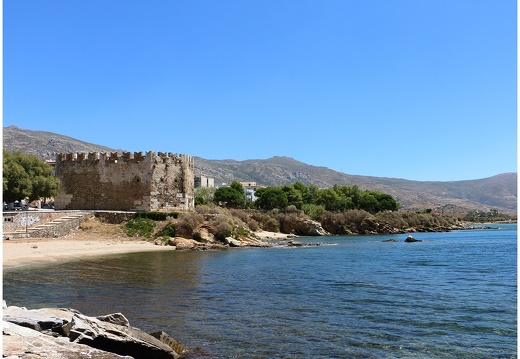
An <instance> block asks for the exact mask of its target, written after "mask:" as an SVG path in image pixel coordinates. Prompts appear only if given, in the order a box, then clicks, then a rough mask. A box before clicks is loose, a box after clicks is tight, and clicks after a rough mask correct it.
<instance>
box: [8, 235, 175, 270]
mask: <svg viewBox="0 0 520 359" xmlns="http://www.w3.org/2000/svg"><path fill="white" fill-rule="evenodd" d="M2 249H3V268H4V269H5V268H12V267H19V266H24V265H29V264H35V263H44V262H54V261H62V260H74V259H80V258H85V257H92V256H101V255H106V254H117V253H130V252H146V251H169V250H175V247H169V246H157V245H154V244H153V243H151V242H146V241H136V240H122V239H77V238H66V239H63V238H61V239H60V238H56V239H49V238H41V239H36V238H31V239H11V240H4V241H3V246H2Z"/></svg>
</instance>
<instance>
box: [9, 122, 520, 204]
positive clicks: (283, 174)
mask: <svg viewBox="0 0 520 359" xmlns="http://www.w3.org/2000/svg"><path fill="white" fill-rule="evenodd" d="M3 148H4V150H8V151H16V150H19V151H22V152H24V153H27V154H35V155H37V156H38V157H40V158H42V159H46V160H54V159H55V158H56V154H57V153H70V152H116V151H119V152H120V151H122V150H121V149H113V148H110V147H107V146H102V145H97V144H92V143H87V142H84V141H81V140H78V139H74V138H71V137H67V136H63V135H60V134H56V133H52V132H45V131H34V130H26V129H21V128H19V127H16V126H8V127H4V128H3ZM149 150H154V149H143V152H147V151H149ZM171 152H175V151H171ZM194 160H195V173H196V174H199V175H204V176H207V177H212V178H214V179H215V183H230V182H231V181H233V180H238V181H243V182H256V183H257V184H259V185H265V186H280V185H284V184H293V183H294V182H296V181H299V182H301V183H303V184H305V185H310V184H314V185H316V186H318V187H319V188H326V187H331V186H333V185H334V184H337V185H340V186H353V185H358V186H359V187H360V188H361V189H371V190H379V191H382V192H385V193H388V194H390V195H392V196H394V197H395V198H396V199H397V201H399V202H400V203H401V208H403V209H418V210H421V209H426V208H431V209H435V210H442V211H445V212H455V213H465V212H468V211H471V210H481V211H488V210H490V209H496V210H498V211H499V212H503V213H509V214H516V211H517V173H516V172H510V173H502V174H498V175H496V176H493V177H489V178H483V179H474V180H465V181H411V180H406V179H401V178H386V177H373V176H360V175H351V174H346V173H342V172H337V171H333V170H331V169H329V168H326V167H320V166H312V165H308V164H306V163H303V162H300V161H297V160H295V159H293V158H290V157H284V156H276V157H272V158H268V159H254V160H245V161H235V160H231V159H230V160H208V159H204V158H200V157H194Z"/></svg>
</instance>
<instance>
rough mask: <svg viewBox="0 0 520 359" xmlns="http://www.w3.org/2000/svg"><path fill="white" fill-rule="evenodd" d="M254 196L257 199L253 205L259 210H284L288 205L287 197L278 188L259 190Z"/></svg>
mask: <svg viewBox="0 0 520 359" xmlns="http://www.w3.org/2000/svg"><path fill="white" fill-rule="evenodd" d="M255 196H256V197H257V200H256V201H255V205H256V206H257V208H261V209H266V210H270V209H274V208H279V209H285V208H286V207H287V204H288V200H287V195H286V194H285V192H284V191H283V190H282V189H281V188H279V187H266V188H259V189H258V190H257V191H256V192H255Z"/></svg>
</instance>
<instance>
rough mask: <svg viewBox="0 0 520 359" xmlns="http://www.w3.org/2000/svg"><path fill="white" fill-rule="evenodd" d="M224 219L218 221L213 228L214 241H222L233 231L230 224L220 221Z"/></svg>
mask: <svg viewBox="0 0 520 359" xmlns="http://www.w3.org/2000/svg"><path fill="white" fill-rule="evenodd" d="M222 219H224V218H221V219H219V220H218V223H217V225H216V226H215V229H214V232H213V235H214V236H215V239H217V240H219V241H224V239H225V238H226V237H229V235H230V234H231V231H232V230H233V227H232V226H231V224H229V223H228V222H227V221H225V220H222Z"/></svg>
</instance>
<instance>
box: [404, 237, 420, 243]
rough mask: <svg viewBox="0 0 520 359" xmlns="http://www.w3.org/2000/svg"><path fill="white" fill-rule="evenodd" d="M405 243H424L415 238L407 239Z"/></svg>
mask: <svg viewBox="0 0 520 359" xmlns="http://www.w3.org/2000/svg"><path fill="white" fill-rule="evenodd" d="M404 241H405V242H407V243H412V242H422V241H421V240H418V239H415V238H414V237H412V236H408V237H406V239H405V240H404Z"/></svg>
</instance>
